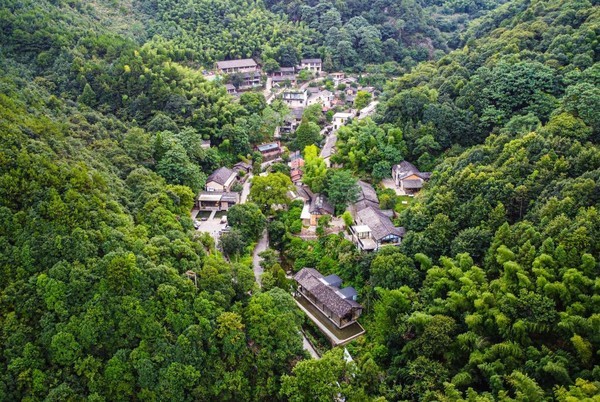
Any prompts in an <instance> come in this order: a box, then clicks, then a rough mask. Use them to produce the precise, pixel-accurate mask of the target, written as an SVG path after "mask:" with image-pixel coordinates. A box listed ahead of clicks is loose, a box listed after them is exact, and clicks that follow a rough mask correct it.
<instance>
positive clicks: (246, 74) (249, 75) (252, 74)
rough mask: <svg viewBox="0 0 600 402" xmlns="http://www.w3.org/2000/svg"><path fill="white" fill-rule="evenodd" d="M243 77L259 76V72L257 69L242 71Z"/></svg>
mask: <svg viewBox="0 0 600 402" xmlns="http://www.w3.org/2000/svg"><path fill="white" fill-rule="evenodd" d="M244 78H245V79H249V78H260V73H259V72H258V71H248V72H245V73H244Z"/></svg>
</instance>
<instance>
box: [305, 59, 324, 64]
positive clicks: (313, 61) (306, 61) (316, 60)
mask: <svg viewBox="0 0 600 402" xmlns="http://www.w3.org/2000/svg"><path fill="white" fill-rule="evenodd" d="M320 62H321V59H302V64H308V63H320Z"/></svg>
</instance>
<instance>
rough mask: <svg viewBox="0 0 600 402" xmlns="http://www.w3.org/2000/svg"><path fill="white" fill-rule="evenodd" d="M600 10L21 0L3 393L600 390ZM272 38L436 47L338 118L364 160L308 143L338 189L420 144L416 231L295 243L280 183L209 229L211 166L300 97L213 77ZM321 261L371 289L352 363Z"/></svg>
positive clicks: (266, 48) (13, 34) (284, 45)
mask: <svg viewBox="0 0 600 402" xmlns="http://www.w3.org/2000/svg"><path fill="white" fill-rule="evenodd" d="M480 16H483V17H482V18H480V19H477V20H474V21H471V20H472V19H473V18H475V17H480ZM599 30H600V10H599V7H598V5H597V4H596V2H594V1H588V0H578V1H567V0H527V1H526V0H510V1H507V2H504V1H467V0H465V1H451V0H449V1H441V0H440V1H434V0H431V1H430V0H422V1H416V0H415V1H404V0H403V1H401V2H388V1H377V2H371V3H369V2H364V1H339V2H335V3H334V4H331V3H319V2H314V1H303V0H298V1H294V2H280V1H275V2H273V1H267V2H266V3H262V2H260V1H256V2H245V1H240V0H227V1H208V0H198V1H195V0H194V1H189V2H180V1H173V0H171V1H163V0H130V1H129V0H127V1H125V0H124V1H112V0H111V1H109V0H106V1H105V0H99V1H95V2H86V1H76V0H52V1H50V0H38V1H33V0H25V1H17V0H5V1H3V2H2V3H1V4H0V44H1V46H0V88H1V89H2V90H1V91H0V274H1V275H0V400H2V401H4V400H6V401H18V400H27V401H38V400H40V401H41V400H44V401H79V400H91V401H130V400H144V401H214V400H224V401H246V400H251V401H258V400H275V401H276V400H281V401H283V400H292V401H315V400H319V401H331V400H342V399H345V400H347V401H369V400H374V401H384V400H389V401H399V400H411V401H412V400H421V401H434V400H436V401H437V400H439V401H466V400H468V401H493V400H503V401H513V400H514V401H539V400H557V401H569V402H570V401H575V400H589V401H592V400H594V401H596V400H598V398H599V395H600V352H599V350H600V279H599V278H600V241H599V240H598V239H600V215H599V213H598V209H599V208H600V145H599V141H600V120H599V117H598V116H599V114H598V111H599V110H600V89H599V88H600V65H599V64H598V62H599V57H600V54H599V51H600V46H599V45H598V35H599ZM336 32H337V33H336ZM335 35H338V36H335ZM328 41H329V42H328ZM340 46H341V47H342V48H341V49H340ZM452 48H458V50H455V51H452V52H450V53H449V54H447V55H442V54H441V53H440V51H442V52H446V51H449V50H450V49H452ZM353 52H354V53H353ZM250 56H256V57H259V58H261V59H263V60H268V59H273V60H276V61H277V62H278V63H280V64H281V65H292V64H294V63H296V62H297V60H298V59H299V58H300V57H303V56H321V57H323V58H324V62H326V63H331V67H332V68H346V67H347V68H353V67H358V68H360V67H361V66H362V65H364V64H367V63H380V62H385V61H389V60H396V61H399V62H401V63H402V64H403V66H404V67H407V68H408V67H410V66H412V65H415V64H416V62H417V61H424V60H428V59H435V58H437V60H436V61H430V62H423V63H420V64H418V65H416V66H415V67H414V68H413V69H412V70H411V71H410V72H409V73H407V74H405V75H403V76H401V77H399V78H397V79H395V80H394V81H392V82H390V83H389V84H388V85H387V87H386V90H385V92H384V94H383V96H382V98H381V102H380V105H379V108H378V111H377V114H376V115H375V116H374V118H373V120H371V119H370V118H366V119H364V120H361V121H358V120H355V121H354V122H352V124H350V125H348V126H347V127H344V128H343V129H340V131H339V141H338V143H337V146H336V148H337V151H338V153H337V154H335V155H334V156H333V157H332V161H333V162H334V163H340V164H343V166H344V170H335V169H329V170H327V169H326V168H325V164H324V162H323V160H320V159H319V158H318V157H317V155H318V152H317V148H316V146H314V145H313V146H310V147H308V148H309V151H310V152H311V155H305V157H306V160H307V170H309V169H313V170H312V171H310V172H309V173H310V174H312V175H313V176H312V179H313V180H315V181H317V182H318V184H320V186H321V189H322V190H323V191H324V193H326V194H327V195H328V196H330V197H331V198H332V199H334V200H336V197H338V198H343V197H344V196H347V193H348V191H346V192H345V193H346V194H344V191H338V190H339V189H340V188H342V189H344V188H349V187H352V186H353V185H355V184H354V183H355V181H356V179H357V178H361V179H364V180H372V181H373V182H375V183H377V182H379V181H380V180H381V179H383V178H386V177H387V176H388V175H389V173H390V168H391V166H392V164H394V163H398V162H399V160H402V159H406V160H409V161H411V162H413V163H415V164H416V165H417V166H418V167H419V168H420V169H421V170H423V171H425V170H431V171H432V172H433V174H432V177H431V180H430V181H429V183H427V184H426V185H425V188H424V189H423V190H422V191H421V193H420V194H419V195H417V196H416V197H414V199H413V200H412V202H411V204H410V206H406V205H404V204H402V203H401V201H400V200H399V199H396V198H395V195H394V194H392V195H390V194H389V193H385V192H384V191H381V190H379V189H378V191H379V192H380V197H379V198H380V201H381V203H382V207H384V208H385V209H387V208H390V209H391V208H394V207H396V209H397V210H398V211H401V212H400V214H399V216H397V217H396V218H395V219H396V221H397V223H398V224H400V225H402V226H404V227H405V228H406V229H407V235H406V237H405V238H404V240H403V243H402V244H401V245H400V246H398V247H383V248H382V249H381V250H380V251H378V252H374V253H364V252H359V251H358V250H357V248H356V246H355V245H354V244H353V243H352V242H350V241H349V240H346V239H344V237H343V235H342V236H338V235H326V234H325V233H326V230H325V227H324V226H326V224H324V223H323V222H320V223H319V227H318V228H317V234H318V236H317V240H305V239H301V238H299V237H297V236H295V235H296V234H297V233H298V232H299V231H300V229H301V228H302V221H301V219H300V216H301V211H302V204H301V203H298V202H293V203H291V204H290V205H289V208H287V209H281V210H278V211H276V212H274V213H273V214H272V215H273V216H271V217H270V219H268V220H267V219H266V218H265V216H264V214H263V213H265V214H266V213H267V212H268V210H269V205H270V203H280V201H281V200H280V199H279V198H278V199H276V200H274V199H272V198H269V195H270V194H271V193H269V192H268V191H267V190H269V191H271V190H273V189H272V188H269V179H268V178H263V179H262V180H261V179H259V180H257V181H256V182H255V183H256V187H254V189H253V190H254V191H253V193H251V195H250V196H251V197H253V199H254V200H255V201H256V202H257V203H259V204H260V205H258V206H257V205H253V204H251V203H248V204H244V205H243V206H240V207H239V208H238V209H237V210H233V211H231V214H230V215H231V217H230V218H231V222H230V223H231V225H233V226H235V227H234V229H233V230H232V231H231V233H232V234H230V235H229V236H226V237H225V240H224V243H225V244H223V245H222V246H221V250H218V249H217V248H216V247H215V244H214V240H213V239H212V237H211V236H209V235H208V233H204V234H201V233H200V232H198V231H195V230H194V227H193V221H192V219H191V218H190V210H191V208H192V205H193V202H194V197H195V196H196V194H197V192H198V190H199V189H200V188H202V187H203V185H204V182H205V179H206V175H207V174H209V173H210V172H211V171H212V170H213V169H215V168H217V167H220V166H225V165H229V166H230V165H232V164H233V163H234V162H237V161H239V160H242V159H244V160H246V157H247V156H248V155H249V154H251V152H252V146H253V145H255V144H258V143H260V142H262V141H263V140H268V139H271V136H272V133H273V131H274V128H275V127H276V126H278V125H280V124H281V121H282V118H283V116H285V115H286V114H287V109H286V108H285V107H284V106H282V105H281V104H279V103H278V102H274V103H273V104H271V105H267V104H266V102H265V99H264V97H263V96H262V94H260V93H250V92H249V93H244V94H242V95H241V96H240V97H239V100H234V99H233V98H232V97H231V96H230V95H228V94H227V93H226V90H225V88H224V87H223V86H222V85H221V84H220V83H218V82H209V81H207V80H205V78H204V76H203V74H202V73H201V71H202V69H203V66H204V67H206V66H209V65H211V64H212V62H213V61H214V60H216V59H220V58H236V57H250ZM408 58H410V59H408ZM317 110H318V109H317ZM307 124H308V123H307ZM315 124H316V123H315ZM203 140H211V144H212V147H210V148H208V149H205V148H203V147H202V141H203ZM311 158H312V160H311ZM280 165H281V164H280ZM259 167H260V166H259ZM281 167H282V166H279V168H281ZM283 168H284V169H282V170H285V168H287V166H283ZM288 173H289V171H288ZM352 175H354V177H353V176H352ZM270 176H271V177H275V178H276V179H278V180H280V181H281V182H282V183H284V184H283V185H282V186H281V187H282V188H283V190H282V191H281V192H282V195H281V198H282V199H283V198H285V197H286V190H287V187H286V188H284V187H285V186H291V181H290V180H289V177H288V176H287V175H286V174H285V173H281V172H278V173H275V174H272V175H270ZM309 176H310V175H309ZM315 178H316V179H315ZM348 183H350V185H347V184H348ZM340 193H342V194H340ZM260 196H262V198H261V197H260ZM384 200H385V201H384ZM259 201H264V202H262V203H261V202H259ZM344 201H347V200H344ZM281 203H284V202H283V201H281ZM384 203H385V206H383V204H384ZM388 204H389V205H388ZM350 224H352V219H351V218H350ZM264 227H266V228H267V232H268V234H269V238H270V247H271V249H270V250H267V251H266V252H265V254H264V258H263V262H262V264H263V265H264V268H265V273H264V274H263V282H262V285H263V287H262V289H259V288H258V286H257V284H256V282H255V277H254V275H253V272H252V261H251V259H250V257H249V255H250V254H251V253H252V249H253V246H254V243H253V242H254V241H255V240H256V238H257V237H258V236H259V234H260V232H261V231H262V229H263V228H264ZM227 241H229V242H230V243H229V244H228V243H227ZM233 242H236V244H233V245H232V244H231V243H233ZM240 249H242V251H240ZM230 250H233V251H231V252H230ZM303 267H315V268H317V269H318V270H319V271H320V272H322V273H323V274H338V275H339V276H340V277H341V278H343V279H344V282H347V283H348V284H350V285H352V286H353V287H354V288H356V290H358V293H359V301H360V302H361V303H362V304H363V305H364V307H365V311H364V313H363V316H361V318H360V320H361V323H362V324H363V325H364V327H365V328H366V334H365V335H364V336H363V337H361V338H359V339H357V340H355V341H353V342H352V343H351V344H349V345H348V346H347V349H348V351H349V354H350V355H351V356H352V361H350V360H351V359H348V358H347V356H345V355H344V350H343V348H333V349H332V350H331V351H327V352H326V353H324V354H323V356H322V358H321V359H320V360H316V359H308V357H309V356H308V354H307V353H306V352H305V351H304V350H303V349H302V338H301V336H300V332H299V331H300V328H301V326H302V325H303V324H305V322H306V319H305V318H304V316H303V315H302V313H301V311H300V310H299V309H298V308H297V306H296V304H295V302H294V300H293V298H292V296H291V295H290V292H289V291H290V287H291V286H293V285H292V284H291V283H290V281H289V280H288V279H287V278H286V276H285V272H284V271H285V270H288V269H289V270H290V271H291V272H292V273H293V272H297V271H298V270H299V269H301V268H303ZM188 271H192V272H190V273H188V275H190V277H187V276H186V272H188ZM190 278H192V279H190ZM315 337H318V335H316V336H315Z"/></svg>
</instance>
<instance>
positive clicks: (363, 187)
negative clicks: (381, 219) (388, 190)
mask: <svg viewBox="0 0 600 402" xmlns="http://www.w3.org/2000/svg"><path fill="white" fill-rule="evenodd" d="M358 186H359V187H360V192H359V193H358V199H357V201H371V202H373V203H375V204H377V205H379V198H377V192H376V191H375V189H374V188H373V186H371V185H370V184H369V183H366V182H364V181H362V180H359V181H358Z"/></svg>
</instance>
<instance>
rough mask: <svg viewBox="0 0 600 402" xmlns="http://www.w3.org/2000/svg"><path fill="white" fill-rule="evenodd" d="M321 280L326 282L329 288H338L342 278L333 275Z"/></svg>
mask: <svg viewBox="0 0 600 402" xmlns="http://www.w3.org/2000/svg"><path fill="white" fill-rule="evenodd" d="M323 280H324V281H325V282H327V284H328V285H329V286H334V287H336V288H339V287H340V286H341V285H342V278H340V277H339V276H337V275H335V274H333V275H328V276H326V277H325V278H323Z"/></svg>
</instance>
